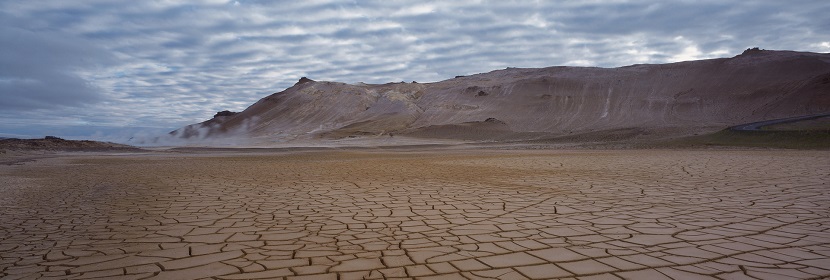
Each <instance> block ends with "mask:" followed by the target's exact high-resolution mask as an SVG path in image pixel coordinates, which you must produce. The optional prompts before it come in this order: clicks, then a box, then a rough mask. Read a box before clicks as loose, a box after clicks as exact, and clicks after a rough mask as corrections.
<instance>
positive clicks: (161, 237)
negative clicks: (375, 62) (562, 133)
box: [0, 150, 830, 279]
mask: <svg viewBox="0 0 830 280" xmlns="http://www.w3.org/2000/svg"><path fill="white" fill-rule="evenodd" d="M8 163H9V165H0V194H2V196H0V209H1V210H2V215H0V278H3V279H21V278H26V279H33V278H42V279H49V278H54V279H67V278H72V279H82V278H96V277H101V278H106V279H144V278H153V279H197V278H218V279H256V278H275V279H280V278H287V279H362V278H367V279H368V278H372V279H377V278H393V277H403V278H423V279H465V278H467V279H479V278H501V279H525V278H533V279H547V278H570V279H575V278H579V279H617V278H626V279H753V278H758V279H810V278H821V277H830V185H828V183H829V182H830V175H828V173H829V172H830V152H825V151H729V150H720V151H718V150H709V151H694V150H684V151H666V150H662V151H661V150H624V151H613V150H605V151H584V150H583V151H550V150H548V151H483V150H466V151H465V150H443V151H433V152H429V151H282V152H275V151H270V152H267V153H250V152H248V153H243V152H228V151H224V152H221V153H208V152H206V151H190V152H187V153H174V152H154V153H144V154H136V155H128V154H120V155H119V154H86V155H81V154H74V155H64V156H61V155H56V156H55V157H50V158H38V159H35V160H34V161H8Z"/></svg>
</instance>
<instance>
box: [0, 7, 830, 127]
mask: <svg viewBox="0 0 830 280" xmlns="http://www.w3.org/2000/svg"><path fill="white" fill-rule="evenodd" d="M828 15H830V1H827V0H793V1H780V0H770V1H753V0H742V1H729V0H699V1H698V0H695V1H692V0H689V1H645V0H642V1H641V0H628V1H626V0H608V1H602V0H585V1H320V0H312V1H246V0H238V1H233V0H231V1H227V0H202V1H173V0H142V1H118V0H90V1H84V0H79V1H64V0H54V1H51V0H39V1H31V0H2V1H0V46H2V47H0V48H1V50H2V51H1V52H0V119H2V121H0V136H35V137H42V136H43V135H57V136H63V137H68V138H95V139H108V140H119V139H126V138H128V137H129V136H130V135H131V134H135V133H139V134H144V133H148V132H153V131H169V130H172V129H174V128H178V127H181V126H184V125H187V124H190V123H195V122H200V121H202V120H205V119H207V118H210V117H212V116H213V114H214V113H215V112H216V111H221V110H226V109H227V110H235V111H239V110H242V109H244V108H245V107H247V106H248V105H250V104H252V103H253V102H255V101H256V100H258V99H260V98H262V97H264V96H266V95H268V94H270V93H273V92H278V91H281V90H283V89H285V88H286V87H289V86H291V85H292V84H293V83H294V82H296V81H297V80H298V79H299V78H300V77H302V76H308V77H309V78H312V79H315V80H329V81H339V82H347V83H355V82H367V83H386V82H398V81H412V80H416V81H419V82H430V81H439V80H443V79H447V78H452V77H454V76H456V75H465V74H472V73H481V72H488V71H491V70H495V69H500V68H505V67H546V66H555V65H575V66H600V67H618V66H624V65H630V64H636V63H665V62H676V61H683V60H693V59H704V58H716V57H731V56H734V55H736V54H738V53H740V52H741V51H742V50H744V49H746V48H749V47H755V46H758V47H761V48H764V49H787V50H798V51H811V52H825V53H826V52H830V31H828V30H830V16H828Z"/></svg>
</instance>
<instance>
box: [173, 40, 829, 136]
mask: <svg viewBox="0 0 830 280" xmlns="http://www.w3.org/2000/svg"><path fill="white" fill-rule="evenodd" d="M828 95H830V55H828V54H816V53H799V52H788V51H753V52H747V53H745V54H742V55H739V56H736V57H733V58H727V59H712V60H702V61H690V62H680V63H672V64H662V65H633V66H626V67H620V68H613V69H606V68H585V67H551V68H543V69H515V68H510V69H505V70H498V71H493V72H490V73H484V74H477V75H472V76H466V77H458V78H455V79H450V80H446V81H441V82H437V83H428V84H420V83H390V84H383V85H367V84H357V85H349V84H343V83H335V82H317V81H312V80H310V79H305V80H301V81H300V82H298V83H297V84H295V85H294V86H293V87H291V88H288V89H286V90H285V91H282V92H278V93H274V94H272V95H270V96H268V97H265V98H263V99H261V100H260V101H258V102H257V103H255V104H253V105H251V106H250V107H249V108H247V109H246V110H244V111H242V112H240V113H238V114H234V115H230V116H221V117H217V118H214V119H212V120H209V121H206V122H204V123H201V124H196V125H192V126H189V127H186V128H183V129H181V130H179V131H178V134H179V135H185V136H191V137H192V136H193V135H201V137H222V136H239V135H242V136H244V137H268V138H272V139H285V140H294V139H317V138H343V137H355V136H370V135H371V136H378V135H389V134H393V135H411V136H416V137H429V138H433V137H434V138H447V137H449V138H458V139H479V138H482V137H477V136H476V134H482V135H484V134H486V135H489V136H487V137H489V138H493V135H498V137H495V138H494V139H497V140H505V139H533V138H540V137H551V136H562V135H571V134H580V133H582V134H584V133H595V132H598V131H619V130H620V129H636V130H637V131H644V132H645V133H649V132H653V133H655V134H659V135H662V136H682V135H689V134H692V133H696V132H698V131H705V130H709V131H711V130H717V129H721V128H725V127H728V126H731V125H736V124H740V123H747V122H753V121H759V120H764V119H773V118H784V117H790V116H798V115H808V114H814V113H821V112H827V111H830V97H828ZM488 118H494V119H496V120H498V121H499V122H500V123H499V124H498V125H494V124H493V123H488V122H484V121H485V120H487V119H488ZM449 130H452V131H453V133H448V134H447V135H443V136H446V137H442V135H440V132H441V131H449ZM185 131H190V132H191V133H189V134H190V135H188V133H184V132H185ZM194 131H195V132H198V133H196V134H194V133H192V132H194ZM436 133H438V134H436ZM459 134H463V135H460V136H459ZM453 135H455V136H453ZM465 135H466V136H465ZM462 136H465V137H462ZM487 137H484V138H487Z"/></svg>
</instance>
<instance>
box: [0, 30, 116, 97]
mask: <svg viewBox="0 0 830 280" xmlns="http://www.w3.org/2000/svg"><path fill="white" fill-rule="evenodd" d="M0 45H3V52H0V109H3V110H24V109H25V110H31V109H42V108H55V107H61V106H83V105H87V104H90V103H95V102H99V101H101V100H103V99H105V98H106V96H105V95H104V94H103V93H102V91H101V90H100V89H99V88H97V87H96V86H95V85H93V84H91V83H89V82H88V81H87V80H86V79H84V78H83V77H81V75H80V74H79V72H83V71H95V70H96V69H97V68H99V67H102V66H103V65H107V64H110V63H112V58H111V57H110V56H109V55H107V52H106V51H102V50H100V49H98V48H96V47H94V46H91V45H89V44H88V42H86V41H84V40H82V39H78V38H74V37H71V36H65V35H64V34H60V33H53V32H48V31H41V32H33V31H30V30H25V29H21V28H15V27H9V26H6V27H0Z"/></svg>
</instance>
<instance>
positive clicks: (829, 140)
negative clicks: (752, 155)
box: [666, 129, 830, 150]
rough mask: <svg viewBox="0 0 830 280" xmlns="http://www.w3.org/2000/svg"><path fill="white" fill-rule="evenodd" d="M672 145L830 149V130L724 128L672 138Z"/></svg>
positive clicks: (670, 142)
mask: <svg viewBox="0 0 830 280" xmlns="http://www.w3.org/2000/svg"><path fill="white" fill-rule="evenodd" d="M666 144H667V145H670V146H675V145H679V146H735V147H757V148H782V149H805V150H826V149H830V130H759V131H735V130H731V129H724V130H721V131H718V132H715V133H712V134H707V135H700V136H691V137H686V138H681V139H675V140H671V141H669V142H667V143H666Z"/></svg>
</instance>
